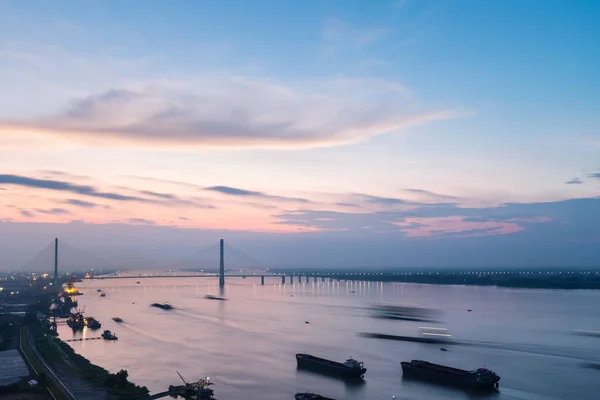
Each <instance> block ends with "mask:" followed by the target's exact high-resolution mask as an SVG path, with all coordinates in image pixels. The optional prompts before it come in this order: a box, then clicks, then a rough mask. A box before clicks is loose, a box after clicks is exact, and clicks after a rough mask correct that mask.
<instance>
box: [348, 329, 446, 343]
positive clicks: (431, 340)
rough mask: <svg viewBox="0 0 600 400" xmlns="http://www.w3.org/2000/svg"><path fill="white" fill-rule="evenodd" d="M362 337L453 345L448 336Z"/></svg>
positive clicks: (382, 335) (372, 334)
mask: <svg viewBox="0 0 600 400" xmlns="http://www.w3.org/2000/svg"><path fill="white" fill-rule="evenodd" d="M360 336H363V337H368V338H374V339H386V340H399V341H403V342H417V343H430V344H449V343H452V342H451V341H450V339H449V338H448V337H446V336H442V337H440V336H433V337H431V336H427V337H418V336H404V335H389V334H387V333H370V332H365V333H360Z"/></svg>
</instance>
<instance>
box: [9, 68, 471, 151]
mask: <svg viewBox="0 0 600 400" xmlns="http://www.w3.org/2000/svg"><path fill="white" fill-rule="evenodd" d="M464 115H465V113H464V112H461V111H458V110H455V109H421V108H420V107H417V106H416V104H415V103H414V102H413V101H412V99H411V95H410V92H409V91H408V90H407V89H406V88H404V87H403V86H402V85H400V84H398V83H396V82H389V81H384V80H378V79H341V78H340V79H332V80H331V81H330V82H317V83H298V84H297V85H296V86H292V85H285V84H282V83H278V82H273V81H267V80H256V79H248V78H230V79H222V78H219V77H213V78H210V79H200V80H196V81H166V82H160V83H151V84H147V85H145V86H143V87H136V88H134V87H131V88H115V89H113V90H109V91H105V92H102V93H96V94H91V95H89V96H87V97H83V98H78V99H75V100H73V101H71V102H70V103H69V105H68V106H67V107H66V110H65V111H62V112H59V113H56V114H54V115H53V116H50V117H44V118H30V119H27V120H20V121H0V135H4V136H7V137H8V135H11V134H13V135H19V134H25V133H27V134H38V135H39V134H50V135H53V136H57V137H63V138H67V139H70V140H72V139H76V140H79V141H83V142H85V143H86V144H88V145H115V144H117V145H130V144H135V145H136V146H138V147H139V146H165V145H170V146H175V147H179V148H189V146H205V147H206V146H217V147H224V146H226V147H232V146H233V147H294V148H295V147H323V146H335V145H342V144H349V143H356V142H360V141H364V140H366V139H368V138H370V137H372V136H374V135H380V134H385V133H390V132H397V131H400V130H402V129H403V128H406V127H408V126H412V125H417V124H423V123H427V122H431V121H436V120H445V119H450V118H456V117H459V116H464Z"/></svg>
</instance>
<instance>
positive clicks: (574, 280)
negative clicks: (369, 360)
mask: <svg viewBox="0 0 600 400" xmlns="http://www.w3.org/2000/svg"><path fill="white" fill-rule="evenodd" d="M272 272H274V273H282V274H283V273H284V274H286V275H294V276H299V277H305V276H308V277H314V276H317V277H323V276H324V277H330V278H333V279H336V280H337V279H339V280H352V281H377V282H406V283H423V284H432V285H467V286H497V287H505V288H523V289H571V290H576V289H600V268H598V269H573V270H568V269H562V270H558V269H553V270H551V269H536V270H473V269H470V270H466V269H462V270H446V269H413V270H406V269H404V270H384V271H381V270H380V271H373V270H353V271H339V270H329V271H322V270H321V271H318V270H308V269H304V270H300V269H298V270H294V271H289V270H272Z"/></svg>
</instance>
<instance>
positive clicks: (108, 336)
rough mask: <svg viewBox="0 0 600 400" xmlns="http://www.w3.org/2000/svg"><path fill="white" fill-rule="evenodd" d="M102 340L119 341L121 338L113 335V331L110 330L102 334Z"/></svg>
mask: <svg viewBox="0 0 600 400" xmlns="http://www.w3.org/2000/svg"><path fill="white" fill-rule="evenodd" d="M102 338H103V339H104V340H119V338H118V337H116V336H115V335H114V334H113V333H111V331H109V330H108V329H107V330H105V331H104V332H102Z"/></svg>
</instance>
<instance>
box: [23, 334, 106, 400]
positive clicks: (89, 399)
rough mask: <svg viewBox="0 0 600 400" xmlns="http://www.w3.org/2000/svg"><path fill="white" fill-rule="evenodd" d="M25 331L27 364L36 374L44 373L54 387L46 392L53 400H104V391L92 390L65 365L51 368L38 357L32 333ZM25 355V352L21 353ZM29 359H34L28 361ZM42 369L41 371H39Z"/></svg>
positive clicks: (51, 386) (50, 386)
mask: <svg viewBox="0 0 600 400" xmlns="http://www.w3.org/2000/svg"><path fill="white" fill-rule="evenodd" d="M24 329H26V334H25V338H26V340H27V342H28V346H29V349H30V350H31V353H32V354H31V353H30V354H29V355H27V357H26V358H27V360H28V362H29V363H30V364H31V365H32V368H33V369H34V370H35V371H36V372H37V373H40V372H45V373H46V376H47V377H48V379H50V380H51V381H52V382H53V383H54V385H49V388H48V390H49V391H50V394H51V395H52V397H54V398H55V399H57V400H59V399H67V400H104V399H106V391H105V390H104V389H100V388H94V387H92V386H91V385H90V384H89V383H87V382H86V381H85V380H83V379H82V378H80V377H78V376H75V375H74V374H73V373H72V371H69V367H68V366H66V365H56V366H54V368H53V367H51V366H50V365H49V364H48V363H47V362H46V361H45V360H44V359H43V357H42V356H41V355H40V353H39V352H38V349H37V347H36V345H35V340H34V338H33V335H32V332H31V331H30V330H29V329H28V328H24ZM21 339H22V340H23V335H22V336H21ZM23 352H24V353H25V354H27V353H26V352H25V351H23ZM29 357H32V358H34V359H33V360H30V359H29ZM40 368H43V371H39V369H40Z"/></svg>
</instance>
